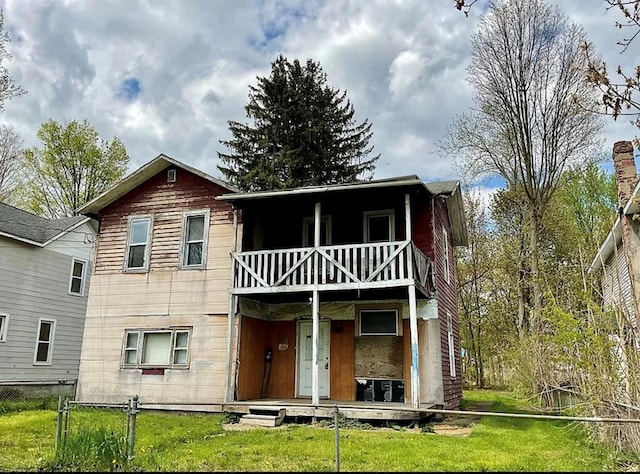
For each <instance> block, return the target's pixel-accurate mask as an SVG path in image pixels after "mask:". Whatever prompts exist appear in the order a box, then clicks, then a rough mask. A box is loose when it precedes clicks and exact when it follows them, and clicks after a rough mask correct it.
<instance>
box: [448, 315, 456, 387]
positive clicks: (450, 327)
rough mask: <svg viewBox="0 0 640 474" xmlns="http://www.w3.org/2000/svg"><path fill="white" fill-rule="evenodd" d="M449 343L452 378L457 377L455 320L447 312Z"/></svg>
mask: <svg viewBox="0 0 640 474" xmlns="http://www.w3.org/2000/svg"><path fill="white" fill-rule="evenodd" d="M447 341H448V343H449V374H450V375H451V377H452V378H455V377H456V349H455V341H454V339H453V318H452V317H451V313H450V312H449V311H447Z"/></svg>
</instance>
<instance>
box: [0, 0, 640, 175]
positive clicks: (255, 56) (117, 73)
mask: <svg viewBox="0 0 640 474" xmlns="http://www.w3.org/2000/svg"><path fill="white" fill-rule="evenodd" d="M557 1H558V4H559V5H560V6H561V8H562V9H563V10H564V11H565V12H566V13H567V15H568V16H569V17H570V18H571V20H572V21H574V22H576V23H579V24H581V25H582V26H583V27H584V28H585V30H586V32H587V35H588V38H589V40H591V41H592V42H593V43H594V44H595V46H596V48H597V50H598V51H599V52H600V53H601V54H602V55H603V57H604V59H605V60H606V61H607V63H608V64H610V65H617V64H620V63H622V64H629V65H631V64H640V54H639V52H640V43H638V42H636V43H635V44H633V45H632V48H631V49H630V50H629V51H627V52H626V53H625V54H623V55H621V54H620V47H619V46H618V45H617V44H616V42H617V41H618V40H620V39H621V38H623V37H624V34H625V32H624V31H622V32H621V31H620V30H618V29H616V28H615V27H614V23H615V21H616V19H619V18H620V16H619V14H618V13H617V12H616V11H610V12H607V10H606V9H605V4H604V2H603V1H602V0H562V1H560V0H557ZM454 3H455V2H454V0H366V1H362V0H233V1H230V0H109V1H104V0H51V1H45V0H0V6H1V8H2V9H3V10H4V15H5V28H6V30H7V31H8V33H9V35H10V38H11V43H9V45H8V47H9V51H10V52H11V54H12V55H13V59H12V61H11V62H9V63H8V67H9V70H10V73H11V74H12V76H13V77H14V79H15V80H16V82H18V83H19V84H20V85H22V86H23V87H24V88H25V89H27V90H28V93H27V94H26V95H23V96H21V97H18V98H14V99H13V100H11V101H10V102H8V103H7V105H6V108H5V111H4V112H3V113H2V114H0V120H1V121H3V122H6V123H8V124H11V125H13V126H14V127H15V128H16V129H17V130H18V131H19V133H20V134H21V135H22V138H23V140H24V142H25V145H26V146H38V145H39V141H38V140H37V137H36V132H37V129H38V127H39V126H40V124H42V123H43V122H45V121H47V120H49V119H53V120H56V121H58V122H68V121H70V120H74V119H77V120H82V119H85V118H86V119H87V120H88V121H89V122H90V123H91V124H92V125H93V126H94V127H95V128H96V129H97V130H98V133H99V134H100V136H101V137H102V138H105V139H110V138H111V137H113V136H114V135H115V136H118V137H120V138H121V139H122V141H123V142H124V144H125V146H126V147H127V150H128V152H129V155H130V157H131V160H130V164H129V171H133V170H135V169H136V168H138V167H139V166H141V165H142V164H144V163H146V162H147V161H149V160H151V159H153V158H154V157H155V156H157V155H158V154H159V153H164V154H166V155H169V156H171V157H173V158H176V159H178V160H181V161H183V162H186V163H188V164H191V165H192V166H195V167H197V168H199V169H201V170H203V171H205V172H207V173H209V174H212V175H213V176H216V177H221V176H220V173H219V171H218V170H217V168H216V164H217V163H218V159H217V152H218V151H226V150H225V148H224V147H223V146H222V145H221V144H220V143H219V140H220V139H228V138H229V137H230V133H229V131H228V125H227V121H228V120H238V121H241V122H246V117H245V111H244V105H245V104H246V103H247V95H248V91H249V88H248V86H249V85H255V84H256V76H268V75H269V73H270V65H271V62H272V61H273V60H274V59H275V58H276V57H277V56H278V54H283V55H284V56H286V57H287V58H289V59H290V60H293V59H295V58H297V59H300V60H301V61H304V60H306V59H308V58H311V59H313V60H314V61H317V62H319V63H320V65H321V66H322V68H323V69H324V71H325V72H326V73H327V76H328V83H329V85H330V86H332V87H334V88H336V89H340V90H342V91H345V90H346V91H347V96H348V97H349V99H350V100H351V101H352V103H353V105H354V108H355V110H356V116H357V120H358V121H359V122H360V121H362V120H364V119H365V118H368V119H369V120H370V121H371V122H372V124H373V132H374V135H373V139H372V144H373V146H374V152H375V153H380V154H381V158H380V160H379V161H378V165H377V168H376V172H375V175H374V177H375V178H385V177H390V176H399V175H406V174H414V173H415V174H418V175H419V176H420V177H421V178H422V179H423V180H425V181H439V180H447V179H458V178H459V177H458V176H457V175H456V170H455V168H454V167H453V166H452V159H451V157H450V156H443V155H442V154H441V153H439V151H438V149H437V147H436V144H437V143H438V141H439V140H441V139H442V137H443V134H444V131H445V129H446V127H447V125H449V124H450V123H451V121H452V120H453V118H454V117H455V116H456V115H457V114H459V113H461V112H464V111H465V110H467V109H468V108H469V107H470V105H471V97H472V93H473V91H472V89H471V88H470V87H469V86H468V84H467V82H466V77H467V73H466V70H465V68H466V66H467V64H468V61H469V37H470V35H471V34H472V33H473V32H474V31H475V29H476V27H477V21H478V18H479V16H480V15H481V14H482V13H483V9H485V8H486V0H479V2H478V3H476V5H475V6H474V7H473V9H472V10H471V13H470V14H469V17H468V18H465V16H464V15H463V14H462V13H460V12H459V11H457V10H456V9H455V8H454V7H453V5H454ZM607 124H608V125H607V127H606V130H605V139H606V142H605V150H607V151H610V150H611V148H612V146H613V143H614V142H615V141H618V140H627V139H632V138H634V137H635V136H636V132H637V129H635V128H633V127H632V126H630V125H629V124H628V121H627V120H624V119H619V120H618V121H617V122H613V121H611V120H609V121H608V122H607Z"/></svg>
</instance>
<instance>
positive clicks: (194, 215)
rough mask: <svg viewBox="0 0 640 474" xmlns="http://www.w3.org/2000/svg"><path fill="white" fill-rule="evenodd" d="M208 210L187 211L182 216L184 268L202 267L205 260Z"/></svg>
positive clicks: (182, 262)
mask: <svg viewBox="0 0 640 474" xmlns="http://www.w3.org/2000/svg"><path fill="white" fill-rule="evenodd" d="M208 234H209V211H198V212H189V213H186V214H185V216H184V225H183V231H182V235H183V238H182V256H181V257H180V262H181V265H182V267H184V268H197V267H203V266H204V264H205V262H206V260H207V239H208Z"/></svg>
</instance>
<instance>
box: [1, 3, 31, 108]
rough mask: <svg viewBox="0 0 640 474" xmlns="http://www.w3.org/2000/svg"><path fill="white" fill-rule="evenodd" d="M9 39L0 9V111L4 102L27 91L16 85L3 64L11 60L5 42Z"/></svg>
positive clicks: (2, 12)
mask: <svg viewBox="0 0 640 474" xmlns="http://www.w3.org/2000/svg"><path fill="white" fill-rule="evenodd" d="M9 41H10V39H9V35H8V34H7V31H6V30H5V29H4V11H3V10H0V111H2V110H4V103H5V102H6V101H7V100H8V99H11V98H12V97H16V96H19V95H22V94H25V93H26V92H27V91H26V90H24V89H23V88H22V87H21V86H19V85H17V84H16V83H15V81H14V80H13V78H12V77H11V75H10V74H9V70H8V69H7V67H6V66H5V65H4V64H5V62H6V61H9V60H11V54H9V52H8V51H7V43H8V42H9Z"/></svg>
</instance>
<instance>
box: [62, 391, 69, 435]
mask: <svg viewBox="0 0 640 474" xmlns="http://www.w3.org/2000/svg"><path fill="white" fill-rule="evenodd" d="M63 412H64V431H63V432H62V443H63V444H64V443H65V442H66V441H67V433H68V432H69V412H70V410H69V398H68V397H65V399H64V409H63Z"/></svg>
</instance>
